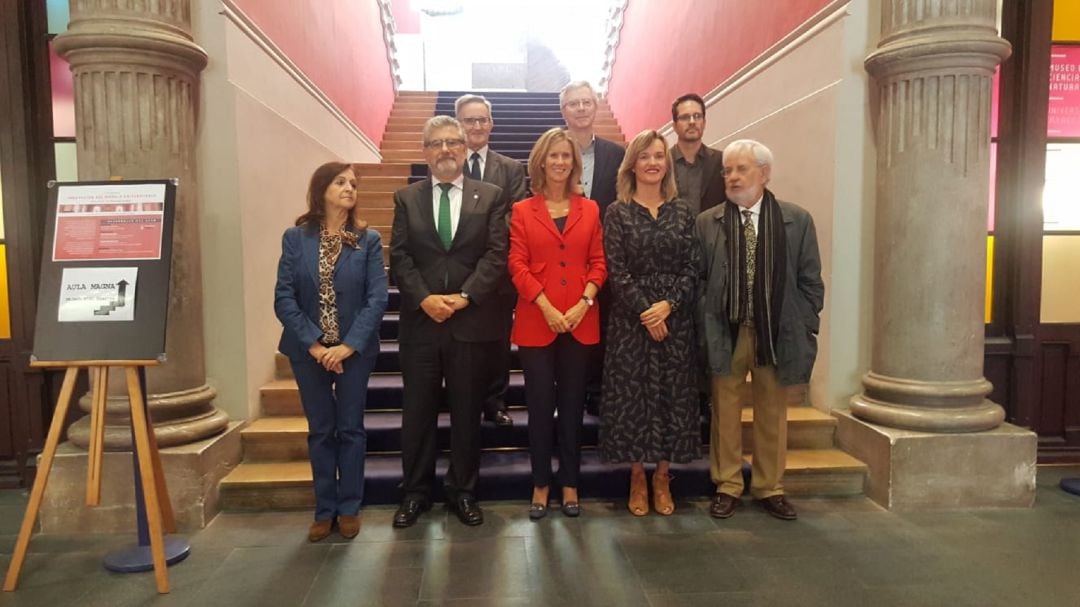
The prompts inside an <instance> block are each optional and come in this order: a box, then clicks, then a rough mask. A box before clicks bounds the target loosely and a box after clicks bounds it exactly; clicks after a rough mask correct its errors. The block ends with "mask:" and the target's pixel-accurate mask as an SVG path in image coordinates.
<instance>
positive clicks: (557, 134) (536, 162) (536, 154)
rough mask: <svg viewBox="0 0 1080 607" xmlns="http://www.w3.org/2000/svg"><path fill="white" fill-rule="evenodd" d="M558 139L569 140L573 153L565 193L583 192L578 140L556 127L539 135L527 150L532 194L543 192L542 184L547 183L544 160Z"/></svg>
mask: <svg viewBox="0 0 1080 607" xmlns="http://www.w3.org/2000/svg"><path fill="white" fill-rule="evenodd" d="M560 141H568V142H570V149H571V150H572V151H573V154H574V166H573V168H571V169H570V176H569V177H568V178H567V179H566V183H567V192H566V193H567V195H569V194H581V193H583V192H584V190H583V189H582V187H581V149H580V147H579V146H578V142H577V141H576V140H574V138H573V137H571V136H570V134H569V133H568V132H566V129H560V128H558V127H556V128H553V129H548V131H547V132H545V133H544V134H543V135H541V136H540V138H539V139H537V140H536V143H535V144H534V145H533V149H532V151H531V152H529V181H530V183H529V189H530V190H532V193H533V194H543V193H544V186H545V185H547V176H546V175H544V161H545V160H546V159H547V155H548V152H550V151H551V146H553V145H555V144H556V143H559V142H560Z"/></svg>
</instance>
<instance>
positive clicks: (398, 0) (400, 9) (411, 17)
mask: <svg viewBox="0 0 1080 607" xmlns="http://www.w3.org/2000/svg"><path fill="white" fill-rule="evenodd" d="M414 4H416V3H415V2H413V0H391V2H390V9H391V11H392V12H393V13H394V24H395V25H397V33H399V34H419V33H420V11H419V10H418V9H417V8H416V7H415V6H413V5H414Z"/></svg>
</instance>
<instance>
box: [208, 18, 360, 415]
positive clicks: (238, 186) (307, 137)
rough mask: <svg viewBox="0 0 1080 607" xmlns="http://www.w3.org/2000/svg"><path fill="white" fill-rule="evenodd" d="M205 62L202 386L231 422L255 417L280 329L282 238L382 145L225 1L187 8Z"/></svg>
mask: <svg viewBox="0 0 1080 607" xmlns="http://www.w3.org/2000/svg"><path fill="white" fill-rule="evenodd" d="M193 8H194V14H193V15H192V19H193V27H194V33H195V41H196V43H198V44H199V45H201V46H202V47H203V48H204V49H205V50H206V51H207V53H208V54H209V56H210V61H209V65H208V66H207V68H206V70H205V71H204V72H203V75H202V84H201V94H200V106H199V116H198V151H197V158H198V172H199V190H200V195H199V204H200V230H201V237H202V253H203V292H204V298H205V301H204V310H205V325H206V328H205V330H206V370H207V376H208V377H207V380H208V383H209V384H210V385H212V386H214V387H215V388H216V389H217V390H218V399H217V402H216V404H217V406H218V407H220V408H221V409H222V410H224V411H226V412H227V413H228V414H229V416H230V417H232V418H233V419H249V418H252V417H257V416H258V412H259V388H260V387H261V386H262V385H263V384H265V383H266V382H267V381H269V380H271V379H272V378H273V369H274V352H276V350H277V340H278V338H279V336H280V333H281V325H280V324H279V323H278V321H277V319H276V318H275V317H274V311H273V288H274V279H275V269H276V266H277V260H278V256H279V255H280V252H281V251H280V243H281V233H282V231H283V230H284V229H285V228H286V227H287V226H289V225H292V222H293V220H294V219H295V218H296V216H297V215H299V214H300V213H301V212H302V211H303V209H304V206H305V203H304V196H305V190H306V187H307V181H308V178H309V177H310V175H311V172H312V171H313V170H314V169H315V167H317V166H318V165H320V164H322V163H324V162H327V161H329V160H347V161H355V162H378V161H379V160H380V156H379V152H378V148H377V146H376V145H375V144H374V143H373V142H372V141H371V139H370V138H369V137H368V136H367V135H365V134H364V133H363V132H361V131H360V130H359V129H357V128H356V127H355V125H353V124H352V123H351V122H350V121H348V119H347V118H345V117H344V114H342V113H341V111H340V110H339V109H338V108H336V107H335V106H334V105H333V103H332V102H330V101H329V100H328V99H327V98H326V96H325V95H323V94H322V92H321V91H319V90H318V88H317V87H315V86H314V84H313V83H312V82H311V81H310V80H308V79H307V78H306V77H305V76H304V75H303V74H302V73H300V72H299V70H298V69H296V68H295V66H294V65H292V64H291V62H289V60H288V59H287V58H286V57H284V56H283V55H282V54H281V53H280V51H278V50H277V49H276V48H275V47H274V46H273V43H272V42H271V41H269V40H268V39H266V38H265V36H263V35H262V34H261V32H259V31H258V29H257V28H256V27H255V26H254V25H253V24H252V23H250V21H248V20H247V19H246V18H245V16H244V15H243V14H242V13H239V12H238V11H237V10H236V9H235V8H234V7H232V6H231V5H230V4H229V3H228V2H221V1H218V0H213V1H210V0H207V1H203V2H195V3H193Z"/></svg>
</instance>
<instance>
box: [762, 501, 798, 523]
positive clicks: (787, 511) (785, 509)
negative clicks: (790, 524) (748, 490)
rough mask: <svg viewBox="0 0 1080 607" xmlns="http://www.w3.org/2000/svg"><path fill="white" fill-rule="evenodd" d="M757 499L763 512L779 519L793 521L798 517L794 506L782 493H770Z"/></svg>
mask: <svg viewBox="0 0 1080 607" xmlns="http://www.w3.org/2000/svg"><path fill="white" fill-rule="evenodd" d="M758 501H759V502H761V507H762V508H764V509H765V512H768V513H769V514H770V515H772V516H775V517H776V518H778V519H780V520H784V521H793V520H795V519H797V518H799V515H798V514H797V513H796V512H795V508H794V507H793V506H792V505H791V504H790V503H788V501H787V498H785V497H784V496H783V495H772V496H769V497H767V498H765V499H763V500H758Z"/></svg>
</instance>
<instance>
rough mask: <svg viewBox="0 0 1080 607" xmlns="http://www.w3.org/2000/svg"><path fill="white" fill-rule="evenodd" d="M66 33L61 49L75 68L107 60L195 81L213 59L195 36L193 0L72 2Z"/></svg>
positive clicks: (61, 38) (58, 42)
mask: <svg viewBox="0 0 1080 607" xmlns="http://www.w3.org/2000/svg"><path fill="white" fill-rule="evenodd" d="M71 9H72V10H71V21H70V22H69V24H68V29H67V31H66V32H64V33H62V34H60V35H59V36H57V37H56V42H55V44H56V51H57V53H59V54H60V56H61V57H63V58H64V59H65V60H67V62H68V63H69V64H70V65H71V69H72V71H74V72H78V71H79V70H80V69H81V68H83V67H86V66H88V65H100V64H102V63H107V64H113V65H116V66H118V67H119V66H128V67H131V68H141V69H142V70H146V69H147V68H149V69H150V70H153V71H158V70H167V71H172V72H176V73H178V74H179V75H182V76H186V79H189V80H193V79H195V78H196V77H197V76H198V74H199V72H201V71H202V70H203V69H204V68H205V67H206V63H207V56H206V51H204V50H203V49H202V48H201V47H199V45H197V44H195V41H194V39H193V38H192V36H191V7H190V1H189V0H174V1H173V2H142V3H127V4H126V6H125V7H124V8H119V7H118V6H117V3H116V2H115V0H114V1H111V2H110V1H107V0H80V1H78V2H72V7H71Z"/></svg>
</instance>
